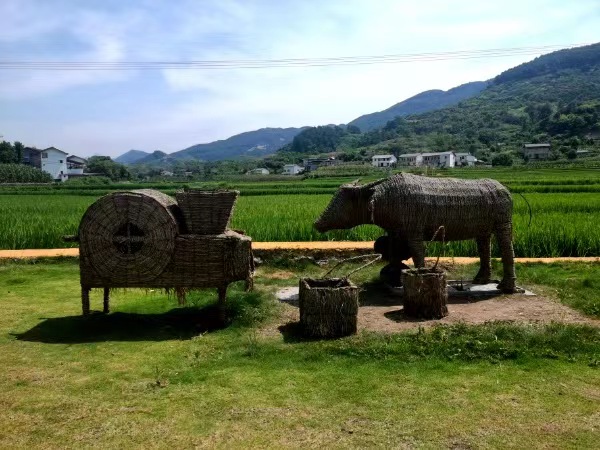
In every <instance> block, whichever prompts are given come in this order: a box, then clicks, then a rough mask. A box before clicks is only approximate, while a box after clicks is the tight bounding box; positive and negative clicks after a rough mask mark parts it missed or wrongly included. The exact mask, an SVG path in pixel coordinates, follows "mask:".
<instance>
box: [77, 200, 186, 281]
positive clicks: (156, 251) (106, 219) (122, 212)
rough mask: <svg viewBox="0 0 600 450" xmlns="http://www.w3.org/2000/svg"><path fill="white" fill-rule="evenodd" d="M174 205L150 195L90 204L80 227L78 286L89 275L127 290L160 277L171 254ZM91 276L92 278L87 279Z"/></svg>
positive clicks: (174, 219)
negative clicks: (130, 283)
mask: <svg viewBox="0 0 600 450" xmlns="http://www.w3.org/2000/svg"><path fill="white" fill-rule="evenodd" d="M176 215H177V204H176V202H175V201H174V200H173V199H172V198H171V197H169V196H167V195H165V194H162V193H161V192H158V191H153V190H149V189H144V190H139V191H131V192H116V193H113V194H108V195H106V196H104V197H102V198H100V199H99V200H97V201H96V202H95V203H94V204H92V205H91V206H90V207H89V208H88V210H87V211H86V213H85V214H84V216H83V218H82V219H81V223H80V225H79V242H80V255H81V258H82V261H86V262H87V263H89V266H88V265H87V264H86V265H84V264H82V265H81V271H82V273H81V277H82V280H83V279H85V277H86V275H87V274H86V273H85V272H86V271H87V270H90V269H92V268H93V270H94V271H95V272H96V273H97V274H98V276H100V277H101V278H107V279H111V280H113V281H114V282H118V283H123V284H127V283H128V281H129V280H136V281H142V282H143V281H149V280H152V279H153V278H155V277H156V276H158V275H159V274H160V273H162V272H163V271H164V269H165V267H167V265H168V264H169V262H170V261H171V259H172V257H173V252H174V250H175V236H176V235H177V232H178V226H177V219H176ZM90 275H92V274H90Z"/></svg>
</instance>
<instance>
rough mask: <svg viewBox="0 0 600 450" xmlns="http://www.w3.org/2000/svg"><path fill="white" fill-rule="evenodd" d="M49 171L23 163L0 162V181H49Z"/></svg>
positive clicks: (50, 179) (50, 178)
mask: <svg viewBox="0 0 600 450" xmlns="http://www.w3.org/2000/svg"><path fill="white" fill-rule="evenodd" d="M51 182H52V177H51V176H50V174H49V173H46V172H42V171H41V170H40V169H36V168H35V167H30V166H25V165H23V164H0V183H51Z"/></svg>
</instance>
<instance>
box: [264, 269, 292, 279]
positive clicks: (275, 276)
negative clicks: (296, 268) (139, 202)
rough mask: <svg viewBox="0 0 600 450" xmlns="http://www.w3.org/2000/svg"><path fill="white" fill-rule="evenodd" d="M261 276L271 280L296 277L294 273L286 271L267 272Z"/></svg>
mask: <svg viewBox="0 0 600 450" xmlns="http://www.w3.org/2000/svg"><path fill="white" fill-rule="evenodd" d="M261 275H263V276H265V277H267V278H270V279H272V280H287V279H289V278H294V277H297V275H296V274H295V273H294V272H290V271H288V270H276V271H274V272H268V273H264V274H262V273H261Z"/></svg>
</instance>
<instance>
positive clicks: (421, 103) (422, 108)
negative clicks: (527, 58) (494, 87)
mask: <svg viewBox="0 0 600 450" xmlns="http://www.w3.org/2000/svg"><path fill="white" fill-rule="evenodd" d="M488 84H489V82H487V81H473V82H470V83H465V84H461V85H460V86H457V87H455V88H452V89H449V90H447V91H442V90H440V89H433V90H430V91H425V92H421V93H420V94H417V95H415V96H413V97H410V98H407V99H406V100H403V101H401V102H400V103H396V104H395V105H394V106H391V107H389V108H388V109H385V110H383V111H379V112H375V113H372V114H365V115H363V116H360V117H358V118H356V119H354V120H353V121H351V122H349V123H348V125H354V126H357V127H358V128H360V131H363V132H364V131H370V130H374V129H376V128H381V127H383V126H385V124H386V123H388V122H389V121H390V120H393V119H395V118H396V117H400V116H408V115H412V114H421V113H425V112H429V111H433V110H437V109H441V108H445V107H447V106H453V105H456V104H458V103H459V102H461V101H463V100H466V99H469V98H471V97H474V96H475V95H477V94H479V93H480V92H481V91H483V90H484V89H485V88H486V87H487V86H488Z"/></svg>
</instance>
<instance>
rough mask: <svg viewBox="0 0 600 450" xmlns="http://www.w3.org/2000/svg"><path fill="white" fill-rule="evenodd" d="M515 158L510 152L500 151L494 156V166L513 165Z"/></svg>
mask: <svg viewBox="0 0 600 450" xmlns="http://www.w3.org/2000/svg"><path fill="white" fill-rule="evenodd" d="M512 165H513V159H512V156H511V155H510V153H498V154H496V155H494V157H493V158H492V166H512Z"/></svg>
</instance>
